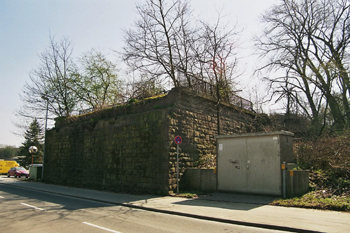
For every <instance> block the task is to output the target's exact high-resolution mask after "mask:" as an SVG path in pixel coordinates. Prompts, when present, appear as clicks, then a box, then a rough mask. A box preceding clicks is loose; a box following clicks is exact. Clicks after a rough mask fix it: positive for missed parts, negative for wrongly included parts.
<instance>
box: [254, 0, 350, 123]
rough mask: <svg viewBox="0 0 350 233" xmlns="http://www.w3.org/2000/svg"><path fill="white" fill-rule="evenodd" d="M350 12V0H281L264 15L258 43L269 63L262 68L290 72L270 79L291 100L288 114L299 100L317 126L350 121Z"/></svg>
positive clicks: (284, 96)
mask: <svg viewBox="0 0 350 233" xmlns="http://www.w3.org/2000/svg"><path fill="white" fill-rule="evenodd" d="M349 16H350V5H349V1H348V0H280V1H279V4H277V5H275V6H274V7H272V8H271V9H270V10H269V11H268V12H266V13H265V14H264V15H263V17H262V21H263V22H264V23H265V25H266V30H265V32H264V34H263V35H262V36H261V37H258V38H256V45H257V47H258V49H259V50H260V52H261V56H262V57H265V58H267V59H268V62H267V63H266V64H265V66H263V67H262V68H261V69H270V70H283V71H284V73H285V75H282V76H280V77H270V78H269V81H270V84H271V87H273V88H274V94H275V95H278V96H279V98H280V99H281V98H286V99H288V106H287V113H288V112H290V111H292V110H293V109H292V107H291V106H292V103H293V104H294V106H297V108H295V109H294V110H295V111H301V110H302V112H303V113H304V114H306V115H307V116H308V117H309V118H310V119H311V120H312V121H313V123H314V125H317V124H318V125H323V126H325V125H330V124H333V126H335V127H336V129H344V127H346V125H347V123H349V120H350V112H349V94H350V88H349V87H350V85H349V84H350V83H349V42H350V33H349V32H350V30H349V29H350V27H349V26H350V24H349V22H350V21H349V20H350V18H349Z"/></svg>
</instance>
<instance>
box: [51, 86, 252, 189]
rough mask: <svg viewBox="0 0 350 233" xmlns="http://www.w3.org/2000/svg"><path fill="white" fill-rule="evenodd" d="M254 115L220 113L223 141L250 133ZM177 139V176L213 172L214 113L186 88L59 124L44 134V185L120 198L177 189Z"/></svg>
mask: <svg viewBox="0 0 350 233" xmlns="http://www.w3.org/2000/svg"><path fill="white" fill-rule="evenodd" d="M254 119H255V114H254V113H252V112H250V111H247V110H244V109H241V108H238V107H235V106H230V105H222V106H221V107H220V131H221V134H223V135H228V134H234V133H244V132H254V131H256V128H255V127H254V125H255V124H254V122H255V121H254ZM176 135H180V136H181V137H182V139H183V142H182V144H181V145H180V163H179V164H180V168H181V171H180V177H181V176H182V174H183V172H184V171H185V170H186V168H192V167H197V166H203V164H206V165H208V166H215V163H216V161H215V158H216V139H215V136H216V135H217V107H216V103H215V101H214V100H210V99H207V98H203V97H200V96H198V95H196V94H195V93H194V92H192V91H190V90H188V89H185V88H176V89H173V90H172V91H170V92H169V94H167V95H164V96H162V97H160V98H156V99H149V100H144V101H141V102H138V103H133V104H129V105H125V106H118V107H113V108H109V109H105V110H101V111H96V112H93V113H90V114H85V115H80V116H75V117H70V118H66V119H61V120H57V121H56V125H55V128H53V129H51V130H49V131H48V132H47V137H46V155H45V162H44V168H45V169H44V180H45V181H46V182H49V183H55V184H63V185H70V186H76V187H85V188H95V189H101V190H110V191H117V192H133V193H159V194H167V193H171V192H172V191H173V190H176V145H175V143H174V141H173V139H174V137H175V136H176Z"/></svg>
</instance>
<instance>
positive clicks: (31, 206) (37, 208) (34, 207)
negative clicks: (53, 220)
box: [21, 203, 44, 210]
mask: <svg viewBox="0 0 350 233" xmlns="http://www.w3.org/2000/svg"><path fill="white" fill-rule="evenodd" d="M21 204H22V205H24V206H27V207H30V208H33V209H36V210H44V209H42V208H39V207H36V206H33V205H28V204H26V203H21Z"/></svg>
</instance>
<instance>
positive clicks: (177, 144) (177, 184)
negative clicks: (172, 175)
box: [174, 136, 182, 194]
mask: <svg viewBox="0 0 350 233" xmlns="http://www.w3.org/2000/svg"><path fill="white" fill-rule="evenodd" d="M174 141H175V143H176V164H177V165H176V192H177V194H179V145H180V144H181V143H182V138H181V137H180V136H176V137H175V138H174Z"/></svg>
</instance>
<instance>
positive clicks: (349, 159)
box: [294, 133, 350, 195]
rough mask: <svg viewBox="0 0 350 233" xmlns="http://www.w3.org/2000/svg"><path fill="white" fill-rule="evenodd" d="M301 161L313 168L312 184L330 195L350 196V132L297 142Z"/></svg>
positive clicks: (299, 160) (296, 151) (295, 146)
mask: <svg viewBox="0 0 350 233" xmlns="http://www.w3.org/2000/svg"><path fill="white" fill-rule="evenodd" d="M294 149H295V156H296V157H297V160H298V164H299V166H300V167H301V168H303V169H309V170H310V171H311V176H310V186H311V188H312V189H314V190H323V191H326V192H327V193H329V195H344V194H347V195H350V133H347V134H345V135H342V136H338V137H322V138H319V139H317V140H314V141H302V142H297V143H295V145H294Z"/></svg>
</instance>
